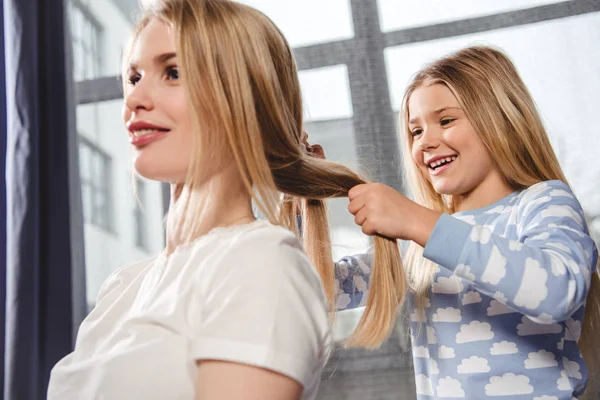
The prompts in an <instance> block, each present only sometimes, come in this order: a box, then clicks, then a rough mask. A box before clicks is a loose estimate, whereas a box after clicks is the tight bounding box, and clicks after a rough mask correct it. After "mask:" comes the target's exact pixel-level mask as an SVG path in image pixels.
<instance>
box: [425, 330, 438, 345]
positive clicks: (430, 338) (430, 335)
mask: <svg viewBox="0 0 600 400" xmlns="http://www.w3.org/2000/svg"><path fill="white" fill-rule="evenodd" d="M436 343H437V337H436V336H435V330H434V329H433V328H432V327H431V326H428V327H427V344H436Z"/></svg>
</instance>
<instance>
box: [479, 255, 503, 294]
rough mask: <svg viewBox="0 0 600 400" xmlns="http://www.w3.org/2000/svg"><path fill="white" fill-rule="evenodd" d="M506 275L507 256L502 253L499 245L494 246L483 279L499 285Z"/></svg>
mask: <svg viewBox="0 0 600 400" xmlns="http://www.w3.org/2000/svg"><path fill="white" fill-rule="evenodd" d="M505 275H506V257H504V256H503V255H502V253H500V249H498V246H494V247H492V252H491V253H490V258H489V259H488V262H487V265H486V267H485V270H484V271H483V275H481V280H482V281H483V282H485V283H491V284H492V285H497V284H498V283H499V282H500V280H501V279H502V278H504V276H505Z"/></svg>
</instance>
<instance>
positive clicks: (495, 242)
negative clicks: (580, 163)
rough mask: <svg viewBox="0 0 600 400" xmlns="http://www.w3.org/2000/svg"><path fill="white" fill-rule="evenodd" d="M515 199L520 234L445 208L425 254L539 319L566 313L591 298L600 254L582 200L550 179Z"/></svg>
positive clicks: (513, 222) (563, 316) (557, 317)
mask: <svg viewBox="0 0 600 400" xmlns="http://www.w3.org/2000/svg"><path fill="white" fill-rule="evenodd" d="M513 207H518V209H517V212H516V213H515V212H512V216H513V217H512V218H511V220H510V221H509V222H508V224H509V225H514V228H512V229H516V231H517V237H518V240H509V239H507V238H505V237H503V236H500V235H497V234H493V233H492V230H491V229H490V228H487V227H483V226H477V225H475V226H473V225H470V224H468V223H466V222H464V221H461V220H459V219H457V218H454V217H451V216H449V215H442V217H440V219H439V221H438V222H437V224H436V225H435V228H434V230H433V232H432V234H431V236H430V237H429V240H428V241H427V245H426V246H425V249H424V254H423V255H424V257H425V258H427V259H429V260H431V261H434V262H435V263H437V264H439V265H441V266H443V267H445V268H448V269H450V270H452V271H454V273H455V274H456V275H457V276H459V277H461V278H463V279H466V280H467V281H470V282H471V283H472V284H473V285H474V287H475V288H476V289H477V290H479V291H480V292H482V293H484V294H486V295H488V296H490V297H494V298H495V299H496V300H497V301H499V302H501V303H504V304H506V305H508V306H509V307H510V308H512V309H513V310H516V311H519V312H520V313H522V314H524V315H526V316H528V317H529V318H531V319H533V320H534V321H536V322H539V323H553V322H555V321H564V320H566V319H567V318H569V317H570V316H571V314H573V313H574V312H575V311H576V310H577V309H578V308H579V307H581V305H582V304H583V302H584V301H585V298H586V296H587V293H588V289H589V285H590V278H591V274H592V273H593V272H594V271H595V268H596V262H597V260H598V251H597V248H596V246H595V244H594V242H593V240H592V238H591V237H590V236H589V234H588V231H587V226H586V224H585V220H584V218H583V211H582V209H581V206H580V204H579V202H578V201H577V200H576V199H575V196H574V195H573V194H572V192H571V190H570V189H569V187H568V186H567V185H566V184H564V183H563V182H560V181H549V182H542V183H538V184H536V185H534V186H532V187H530V188H529V189H527V190H526V193H525V194H524V195H523V196H522V197H521V198H520V200H519V202H518V203H517V204H515V205H514V206H513ZM507 229H511V227H510V226H509V227H508V228H507ZM441 286H443V282H435V283H434V285H433V291H434V292H435V291H436V288H440V290H441Z"/></svg>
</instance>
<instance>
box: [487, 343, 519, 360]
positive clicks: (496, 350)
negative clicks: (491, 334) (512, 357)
mask: <svg viewBox="0 0 600 400" xmlns="http://www.w3.org/2000/svg"><path fill="white" fill-rule="evenodd" d="M518 352H519V349H518V348H517V344H516V343H514V342H508V341H506V340H503V341H501V342H499V343H494V344H493V345H492V348H491V349H490V354H491V355H494V356H501V355H504V354H516V353H518Z"/></svg>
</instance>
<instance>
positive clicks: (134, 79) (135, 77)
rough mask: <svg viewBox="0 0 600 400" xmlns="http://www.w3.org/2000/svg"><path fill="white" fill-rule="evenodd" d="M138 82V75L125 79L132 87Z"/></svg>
mask: <svg viewBox="0 0 600 400" xmlns="http://www.w3.org/2000/svg"><path fill="white" fill-rule="evenodd" d="M139 81H140V76H139V75H138V74H135V75H130V76H129V78H127V82H128V83H129V84H130V85H132V86H135V85H136V84H137V83H138V82H139Z"/></svg>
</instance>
